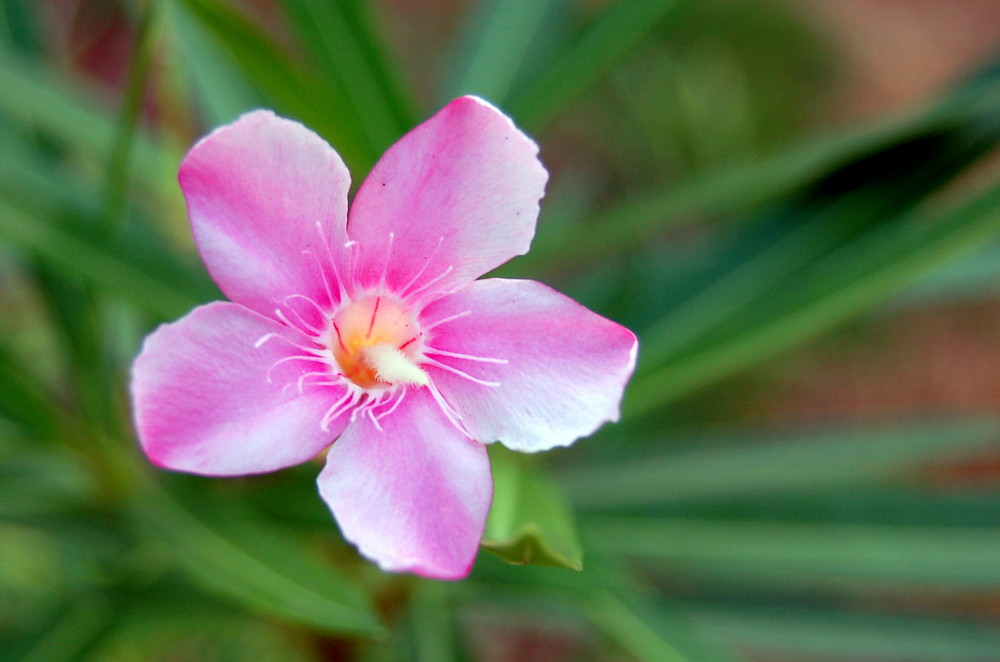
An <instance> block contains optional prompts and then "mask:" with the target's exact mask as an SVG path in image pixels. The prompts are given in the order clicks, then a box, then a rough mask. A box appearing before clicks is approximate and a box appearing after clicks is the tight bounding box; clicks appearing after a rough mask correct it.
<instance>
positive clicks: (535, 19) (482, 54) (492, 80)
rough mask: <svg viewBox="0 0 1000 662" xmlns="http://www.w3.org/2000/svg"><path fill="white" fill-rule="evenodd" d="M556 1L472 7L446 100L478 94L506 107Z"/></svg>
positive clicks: (503, 0)
mask: <svg viewBox="0 0 1000 662" xmlns="http://www.w3.org/2000/svg"><path fill="white" fill-rule="evenodd" d="M554 4H555V0H535V2H520V1H519V0H486V1H481V2H479V3H477V6H475V7H473V9H474V11H473V12H472V13H473V14H474V15H473V16H472V20H471V24H470V25H469V26H468V27H467V28H466V30H465V31H464V37H465V39H464V41H463V43H461V44H459V48H458V53H457V54H456V56H455V57H454V58H452V61H453V62H455V63H457V67H456V68H457V70H456V71H455V72H454V74H453V75H454V80H455V82H454V83H453V84H452V85H450V86H449V89H448V91H447V93H446V94H445V97H446V98H445V101H447V100H449V99H451V98H453V97H457V96H460V95H463V94H477V95H480V96H482V97H484V98H486V99H488V100H490V101H491V102H493V103H495V104H497V105H500V106H503V105H504V104H505V102H506V100H507V97H508V95H509V94H510V91H511V89H512V87H513V84H514V81H515V79H516V78H517V74H518V72H519V71H520V69H521V67H522V66H523V65H524V63H525V61H526V60H528V59H529V57H532V56H533V55H534V53H533V52H532V48H531V47H532V46H533V45H534V44H533V42H534V41H535V39H536V38H537V37H538V36H539V33H540V32H541V30H542V29H543V26H544V20H543V19H544V18H545V14H546V13H547V12H548V11H550V10H551V8H552V6H553V5H554Z"/></svg>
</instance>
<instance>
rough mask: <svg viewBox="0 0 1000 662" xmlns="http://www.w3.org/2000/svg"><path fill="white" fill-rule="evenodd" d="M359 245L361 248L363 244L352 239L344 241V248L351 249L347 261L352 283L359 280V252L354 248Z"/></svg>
mask: <svg viewBox="0 0 1000 662" xmlns="http://www.w3.org/2000/svg"><path fill="white" fill-rule="evenodd" d="M355 246H357V247H358V248H359V249H360V248H361V244H360V243H358V242H356V241H354V240H353V239H351V240H350V241H346V242H344V248H346V249H348V250H349V251H350V258H349V259H348V261H347V269H348V270H349V271H350V272H351V283H357V282H358V252H359V251H356V250H354V247H355Z"/></svg>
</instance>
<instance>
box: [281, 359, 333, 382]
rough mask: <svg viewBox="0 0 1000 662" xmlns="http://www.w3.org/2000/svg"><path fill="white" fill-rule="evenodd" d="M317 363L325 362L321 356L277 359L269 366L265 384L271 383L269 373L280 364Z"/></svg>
mask: <svg viewBox="0 0 1000 662" xmlns="http://www.w3.org/2000/svg"><path fill="white" fill-rule="evenodd" d="M296 360H298V361H318V362H320V363H326V362H327V360H326V359H325V358H324V357H322V356H286V357H285V358H283V359H278V360H277V361H275V362H274V363H272V364H271V367H270V368H268V369H267V382H268V383H269V384H270V383H271V373H272V372H273V371H274V369H275V368H277V367H278V366H279V365H281V364H282V363H287V362H288V361H296Z"/></svg>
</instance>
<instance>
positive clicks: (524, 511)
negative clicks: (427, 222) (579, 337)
mask: <svg viewBox="0 0 1000 662" xmlns="http://www.w3.org/2000/svg"><path fill="white" fill-rule="evenodd" d="M0 8H2V11H0V308H2V311H3V312H2V313H0V659H2V660H17V661H20V662H63V661H66V662H68V661H71V660H87V661H94V662H97V661H100V662H104V661H110V662H119V661H122V662H125V661H128V662H132V661H137V662H138V661H142V662H186V661H189V660H190V661H195V660H197V661H203V660H205V661H219V662H222V661H233V662H237V661H243V660H255V661H271V660H274V661H278V660H280V661H282V662H286V661H287V662H321V661H339V660H346V661H354V660H361V661H371V662H377V661H382V660H417V661H421V662H448V661H451V660H456V661H459V660H477V661H478V660H483V661H485V662H507V661H513V660H517V661H519V662H520V661H528V662H531V661H534V660H538V661H541V660H545V661H554V662H563V661H566V662H569V661H584V660H586V661H589V660H597V661H619V660H622V661H629V660H642V661H650V662H702V661H707V662H737V661H741V662H749V661H779V662H797V661H813V660H817V661H833V660H836V661H840V660H845V661H854V660H857V661H862V660H865V661H867V660H877V661H893V662H898V661H903V660H905V661H924V660H927V661H932V660H933V661H938V660H949V661H955V662H966V661H969V662H971V661H994V662H995V661H998V660H1000V161H998V159H997V143H998V141H1000V60H998V56H1000V4H998V3H996V2H994V1H992V0H839V1H838V2H824V3H815V2H808V1H807V0H756V1H750V0H698V1H695V0H532V1H531V2H525V1H522V0H371V1H365V0H335V1H327V0H253V1H248V2H236V1H235V0H233V1H226V0H146V1H141V0H135V1H127V0H2V3H0ZM464 93H476V94H479V95H481V96H483V97H485V98H487V99H489V100H491V101H492V102H494V103H495V104H496V105H498V106H500V107H501V108H502V109H504V110H505V112H507V113H509V114H510V115H511V116H512V117H513V118H514V119H515V121H516V122H517V123H518V124H519V125H520V126H521V127H522V128H523V129H524V130H525V131H526V132H528V133H529V134H530V135H532V136H533V137H535V138H536V139H537V140H538V142H539V143H540V145H541V156H542V160H543V161H544V162H545V164H546V165H547V166H548V168H549V169H550V171H551V173H552V178H551V180H550V185H549V189H548V194H547V196H546V198H545V200H544V201H543V212H542V217H541V219H540V221H539V227H538V235H537V238H536V240H535V243H534V246H533V249H532V252H531V253H530V254H529V255H527V256H525V257H523V258H518V259H517V260H515V261H514V262H512V263H510V264H509V265H506V266H505V267H503V268H501V269H500V270H499V274H498V275H503V276H516V277H530V278H535V279H539V280H543V281H544V282H546V283H548V284H550V285H553V286H554V287H557V288H559V289H561V290H562V291H564V292H566V293H568V294H570V295H572V296H574V297H575V298H577V299H578V300H580V301H582V302H583V303H585V304H586V305H588V306H589V307H591V308H593V309H595V310H597V311H599V312H601V313H602V314H604V315H606V316H609V317H611V318H613V319H615V320H617V321H619V322H621V323H623V324H625V325H627V326H629V327H630V328H632V329H634V330H635V331H636V332H637V333H638V334H639V336H640V343H641V345H640V346H641V349H640V359H639V366H638V369H637V372H636V376H635V378H634V380H633V382H632V384H631V386H630V388H629V391H628V393H627V396H626V400H625V403H624V408H623V418H622V421H621V422H620V423H618V424H616V425H609V426H606V427H605V428H604V429H603V430H602V431H600V432H599V433H597V434H596V435H594V437H592V438H590V439H586V440H582V441H580V442H578V443H577V444H576V445H574V446H573V447H570V448H568V449H563V450H559V451H555V452H552V453H548V454H545V455H544V456H542V457H534V456H532V457H515V456H514V455H513V454H508V453H505V452H503V451H502V449H496V448H491V458H492V462H493V467H494V477H495V481H496V496H495V502H494V507H495V509H503V512H504V514H505V516H504V518H503V519H502V521H501V519H500V518H491V520H490V521H489V523H488V525H487V532H486V537H485V539H484V543H483V549H482V550H481V552H480V554H479V558H478V560H477V564H476V567H475V568H474V570H473V573H472V575H471V576H470V577H469V579H467V580H464V581H461V582H456V583H441V582H433V581H426V580H421V579H418V578H415V577H411V576H397V575H386V574H383V573H381V572H380V571H379V570H378V569H377V568H376V567H375V566H373V565H372V564H371V563H368V562H366V561H365V560H363V559H361V558H360V557H358V555H357V554H356V552H355V551H354V550H353V549H352V548H351V547H350V546H348V545H346V544H345V543H344V542H343V541H342V539H341V538H340V535H339V532H338V530H337V527H336V525H335V523H334V522H333V521H332V519H331V517H330V516H329V513H328V511H327V510H326V508H325V506H324V505H323V503H322V502H321V501H320V500H319V499H318V498H317V495H316V489H315V482H314V481H315V476H316V474H317V473H318V471H319V468H320V467H319V465H318V464H313V465H306V466H302V467H297V468H294V469H290V470H287V471H284V472H280V473H279V474H275V475H270V476H261V477H253V478H246V479H232V480H211V479H203V478H197V477H192V476H181V475H175V474H170V473H168V472H164V471H158V470H155V469H154V468H152V467H151V466H149V465H148V463H147V461H146V460H145V458H144V457H142V455H141V453H139V452H138V451H137V449H136V442H135V438H134V433H133V432H132V430H131V424H130V420H129V418H130V413H129V404H128V400H127V396H126V393H127V379H128V377H127V375H128V369H129V365H130V362H131V360H132V358H133V357H134V355H135V354H136V352H137V351H138V347H139V343H140V342H141V339H142V338H143V337H144V335H145V334H146V333H148V332H149V331H150V330H151V329H152V328H154V327H155V326H156V325H157V324H159V323H161V322H163V321H169V320H173V319H176V318H177V317H179V316H181V315H183V314H185V313H186V312H187V311H188V310H190V309H191V308H192V307H193V306H195V305H198V304H199V303H202V302H206V301H210V300H213V299H217V298H221V295H220V294H219V292H218V290H217V289H216V288H215V286H214V284H212V282H211V280H210V279H208V277H207V275H206V273H205V271H204V268H203V267H202V266H201V264H200V262H199V260H198V259H197V255H196V254H195V252H194V250H193V245H192V241H191V237H190V233H189V230H188V225H187V218H186V214H185V211H184V206H183V200H182V198H181V196H180V191H179V189H178V187H177V184H176V171H177V166H178V163H179V161H180V158H181V157H182V156H183V154H184V152H185V151H186V150H187V149H188V148H189V147H190V146H191V144H193V142H194V141H195V140H197V138H198V137H200V136H201V135H203V134H204V133H206V132H207V131H209V130H211V129H212V128H213V127H215V126H217V125H219V124H222V123H227V122H229V121H231V120H232V119H234V118H235V117H236V116H237V115H238V114H240V113H241V112H243V111H245V110H248V109H251V108H256V107H268V108H273V109H275V110H276V111H277V112H278V113H280V114H282V115H285V116H289V117H293V118H296V119H298V120H300V121H302V122H304V123H305V124H306V125H308V126H310V127H311V128H313V129H314V130H316V131H317V132H319V133H320V134H322V135H323V136H324V137H325V138H326V139H327V140H328V141H329V142H330V143H331V144H332V145H333V146H334V147H335V148H336V149H337V150H338V151H339V152H340V153H341V155H342V156H343V157H344V159H345V161H346V162H347V164H348V166H349V167H350V169H351V171H352V175H353V179H354V181H355V182H356V183H357V182H360V181H361V180H362V179H363V176H364V174H365V173H366V172H367V170H368V169H369V168H370V167H371V165H372V164H373V163H374V162H375V160H377V158H378V157H379V155H380V154H381V153H382V152H383V151H384V150H385V149H386V147H388V146H389V145H390V144H392V143H393V142H394V141H395V140H396V139H398V138H399V136H401V135H402V134H403V133H405V132H406V131H407V130H408V129H409V128H411V127H413V126H414V125H415V124H417V123H419V122H420V121H422V120H423V119H425V118H427V117H428V116H430V115H431V114H432V113H433V112H435V111H436V110H437V109H438V108H440V107H441V106H442V105H443V104H444V103H446V102H447V101H448V100H450V99H451V98H453V97H455V96H458V95H460V94H464ZM517 564H524V565H517Z"/></svg>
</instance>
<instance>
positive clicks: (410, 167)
mask: <svg viewBox="0 0 1000 662" xmlns="http://www.w3.org/2000/svg"><path fill="white" fill-rule="evenodd" d="M547 179H548V173H547V172H546V170H545V168H544V167H542V164H541V163H540V162H539V161H538V146H537V145H536V144H535V143H534V142H532V141H531V139H529V138H528V137H527V136H525V135H524V134H523V133H521V131H519V130H518V129H517V128H516V127H515V126H514V123H513V122H512V121H511V120H510V118H508V117H507V116H506V115H504V114H503V113H501V112H500V111H499V110H497V109H496V108H494V107H493V106H491V105H490V104H488V103H487V102H485V101H483V100H482V99H478V98H476V97H461V98H459V99H456V100H454V101H452V102H451V103H449V104H448V105H447V106H445V107H444V108H443V109H442V110H441V111H440V112H438V113H437V114H436V115H434V116H433V117H431V118H430V119H429V120H427V121H426V122H424V123H423V124H421V125H420V126H418V127H416V128H415V129H413V130H412V131H410V132H409V133H408V134H406V135H405V136H403V138H401V139H400V140H399V142H397V143H396V144H395V145H393V146H392V147H391V148H390V149H389V151H387V152H386V153H385V155H384V156H383V157H382V159H381V160H380V161H379V162H378V163H377V164H376V165H375V167H374V168H373V169H372V171H371V173H370V174H369V175H368V177H367V179H365V181H364V183H363V184H362V186H361V188H360V190H359V191H358V194H357V196H356V197H355V200H354V203H353V205H352V207H351V212H350V220H349V223H348V228H347V233H348V235H349V236H350V238H351V239H352V240H354V241H357V242H358V243H359V244H360V249H359V250H360V255H359V262H358V270H357V277H358V280H359V281H360V282H361V283H362V284H363V285H365V286H367V287H375V286H377V285H378V284H379V283H380V281H381V279H382V278H383V275H384V277H385V282H386V283H387V284H388V287H389V289H390V290H391V291H393V292H395V293H396V294H401V295H404V294H408V293H413V294H415V295H417V296H418V298H425V299H426V298H428V297H427V294H428V293H431V294H433V293H435V292H436V293H440V292H448V291H451V290H453V289H455V287H457V286H461V285H463V284H465V283H468V282H471V281H472V280H474V279H475V278H477V277H479V276H481V275H482V274H484V273H486V272H487V271H490V270H491V269H493V268H495V267H498V266H499V265H501V264H503V263H504V262H506V261H507V260H509V259H511V258H512V257H514V256H515V255H522V254H524V253H526V252H527V251H528V247H529V245H530V244H531V239H532V238H533V237H534V234H535V222H536V221H537V219H538V201H539V200H540V199H541V198H542V196H543V195H544V193H545V182H546V180H547ZM390 234H391V235H393V238H392V239H390ZM404 290H405V291H404Z"/></svg>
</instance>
